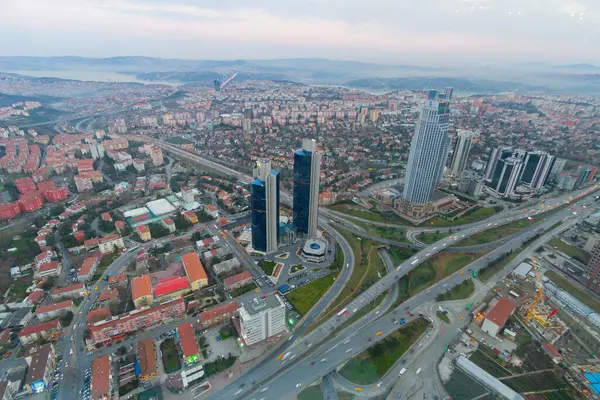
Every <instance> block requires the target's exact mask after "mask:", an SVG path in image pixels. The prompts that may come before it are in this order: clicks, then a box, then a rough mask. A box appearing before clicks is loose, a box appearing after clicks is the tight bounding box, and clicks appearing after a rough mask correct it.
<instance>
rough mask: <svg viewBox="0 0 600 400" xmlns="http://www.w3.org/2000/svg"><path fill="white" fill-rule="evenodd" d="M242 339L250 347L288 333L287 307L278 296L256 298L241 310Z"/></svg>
mask: <svg viewBox="0 0 600 400" xmlns="http://www.w3.org/2000/svg"><path fill="white" fill-rule="evenodd" d="M240 329H241V333H242V339H243V340H244V343H246V345H248V346H252V345H254V344H257V343H260V342H262V341H264V340H267V339H269V338H272V337H274V336H277V335H279V334H281V333H282V332H285V331H286V326H285V305H284V304H283V301H282V300H281V299H280V298H279V296H278V295H276V294H275V295H271V296H267V297H266V298H265V299H264V300H263V299H258V298H254V299H253V300H252V301H249V302H247V303H246V304H244V305H243V307H242V308H240Z"/></svg>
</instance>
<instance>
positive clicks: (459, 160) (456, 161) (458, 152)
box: [450, 129, 475, 176]
mask: <svg viewBox="0 0 600 400" xmlns="http://www.w3.org/2000/svg"><path fill="white" fill-rule="evenodd" d="M473 137H475V132H472V131H466V130H463V129H459V130H458V135H457V137H456V144H455V146H454V152H453V153H452V161H451V162H450V174H451V175H454V176H458V175H460V174H461V173H462V172H463V171H464V170H465V167H466V166H467V159H468V158H469V151H471V145H472V144H473Z"/></svg>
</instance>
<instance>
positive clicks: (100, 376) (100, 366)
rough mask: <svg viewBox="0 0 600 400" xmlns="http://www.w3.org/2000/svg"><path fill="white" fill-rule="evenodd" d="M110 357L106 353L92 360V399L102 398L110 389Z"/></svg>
mask: <svg viewBox="0 0 600 400" xmlns="http://www.w3.org/2000/svg"><path fill="white" fill-rule="evenodd" d="M111 372H112V371H111V370H110V359H109V357H108V355H105V356H100V357H98V358H96V359H95V360H94V361H93V362H92V383H91V385H90V386H91V389H92V399H99V398H103V397H104V396H106V395H108V392H109V390H110V381H109V378H110V374H111Z"/></svg>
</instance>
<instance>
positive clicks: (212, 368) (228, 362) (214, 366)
mask: <svg viewBox="0 0 600 400" xmlns="http://www.w3.org/2000/svg"><path fill="white" fill-rule="evenodd" d="M234 363H235V357H228V358H224V359H220V360H217V361H213V362H211V363H206V364H204V371H205V372H206V376H213V375H216V374H218V373H219V372H221V371H224V370H226V369H227V368H230V367H231V366H232V365H233V364H234Z"/></svg>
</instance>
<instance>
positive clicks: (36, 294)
mask: <svg viewBox="0 0 600 400" xmlns="http://www.w3.org/2000/svg"><path fill="white" fill-rule="evenodd" d="M43 297H44V291H43V290H34V291H33V292H31V293H29V296H27V297H25V300H23V301H24V302H26V303H27V304H30V305H32V306H35V305H38V304H39V303H40V302H41V301H42V298H43Z"/></svg>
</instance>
